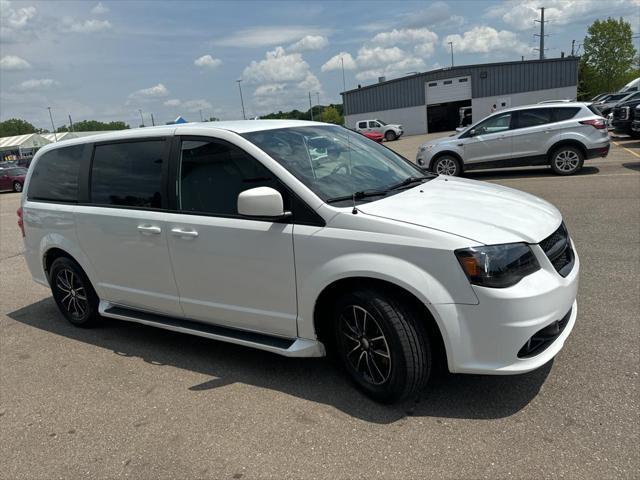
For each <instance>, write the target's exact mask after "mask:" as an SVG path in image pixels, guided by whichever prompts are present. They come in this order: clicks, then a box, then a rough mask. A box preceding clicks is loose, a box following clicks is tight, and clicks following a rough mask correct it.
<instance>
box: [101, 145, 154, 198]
mask: <svg viewBox="0 0 640 480" xmlns="http://www.w3.org/2000/svg"><path fill="white" fill-rule="evenodd" d="M164 151H165V140H164V139H162V140H137V141H131V142H120V143H110V144H102V145H100V144H99V145H96V147H95V150H94V154H93V161H92V164H91V203H94V204H99V205H117V206H129V207H139V208H160V207H161V205H162V193H161V192H162V170H163V168H162V165H163V162H164V155H165V152H164Z"/></svg>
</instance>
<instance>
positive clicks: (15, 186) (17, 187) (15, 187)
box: [13, 182, 22, 193]
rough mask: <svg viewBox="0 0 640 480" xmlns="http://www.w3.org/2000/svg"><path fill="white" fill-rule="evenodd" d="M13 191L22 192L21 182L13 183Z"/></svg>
mask: <svg viewBox="0 0 640 480" xmlns="http://www.w3.org/2000/svg"><path fill="white" fill-rule="evenodd" d="M13 191H14V192H18V193H20V192H22V184H21V183H20V182H13Z"/></svg>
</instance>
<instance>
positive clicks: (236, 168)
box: [178, 140, 286, 215]
mask: <svg viewBox="0 0 640 480" xmlns="http://www.w3.org/2000/svg"><path fill="white" fill-rule="evenodd" d="M180 156H181V160H180V173H179V178H180V190H179V194H178V199H179V203H178V205H179V208H180V210H182V211H187V212H201V213H209V214H214V215H238V195H239V194H240V192H243V191H244V190H248V189H250V188H254V187H271V188H275V189H277V190H279V191H280V192H281V193H283V192H282V190H281V189H280V188H279V184H278V182H277V180H276V179H275V178H274V177H273V175H272V174H271V172H269V170H267V168H266V167H264V166H263V165H262V164H261V163H260V162H258V161H257V160H255V159H254V158H253V157H251V156H250V155H249V154H247V153H245V152H244V151H243V150H241V149H240V148H238V147H236V146H234V145H231V144H229V143H226V142H222V141H215V140H211V141H209V140H208V141H200V140H185V141H183V142H182V148H181V155H180ZM285 200H286V197H285Z"/></svg>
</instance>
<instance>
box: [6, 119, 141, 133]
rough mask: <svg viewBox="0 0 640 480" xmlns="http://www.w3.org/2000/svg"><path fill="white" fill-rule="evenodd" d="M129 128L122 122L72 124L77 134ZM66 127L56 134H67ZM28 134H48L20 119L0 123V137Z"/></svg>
mask: <svg viewBox="0 0 640 480" xmlns="http://www.w3.org/2000/svg"><path fill="white" fill-rule="evenodd" d="M127 128H130V127H129V125H127V124H126V123H124V122H100V121H98V120H82V121H80V122H76V123H74V124H73V129H74V130H75V131H77V132H97V131H101V130H125V129H127ZM68 131H69V127H67V126H66V125H64V126H62V127H59V128H58V129H57V130H56V132H58V133H61V132H68ZM28 133H49V130H46V129H42V128H36V127H35V126H33V125H32V124H31V123H29V122H27V121H26V120H22V119H20V118H10V119H8V120H5V121H4V122H0V137H13V136H16V135H26V134H28Z"/></svg>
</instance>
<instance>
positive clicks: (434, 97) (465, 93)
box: [425, 77, 471, 105]
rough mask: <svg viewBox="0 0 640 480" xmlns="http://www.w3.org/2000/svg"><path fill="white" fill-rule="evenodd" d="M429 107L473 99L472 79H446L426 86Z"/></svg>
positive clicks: (434, 81)
mask: <svg viewBox="0 0 640 480" xmlns="http://www.w3.org/2000/svg"><path fill="white" fill-rule="evenodd" d="M425 88H426V92H427V105H434V104H436V103H447V102H457V101H460V100H470V99H471V77H455V78H445V79H442V80H432V81H430V82H426V84H425Z"/></svg>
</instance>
